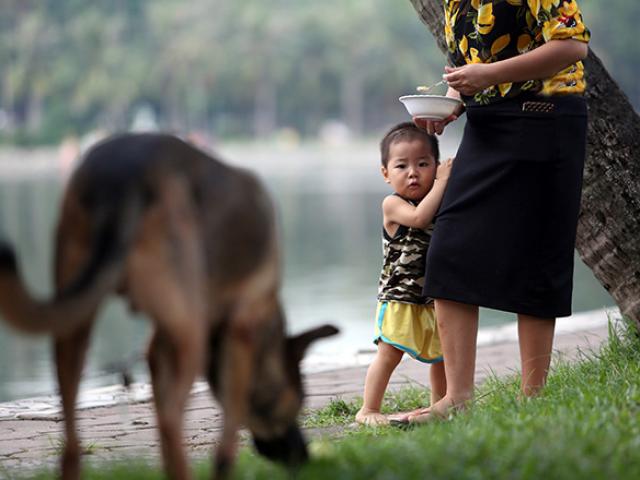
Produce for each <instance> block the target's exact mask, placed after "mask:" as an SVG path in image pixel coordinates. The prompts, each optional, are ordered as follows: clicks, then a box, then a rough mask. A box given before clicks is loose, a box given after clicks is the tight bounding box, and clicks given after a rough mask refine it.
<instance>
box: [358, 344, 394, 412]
mask: <svg viewBox="0 0 640 480" xmlns="http://www.w3.org/2000/svg"><path fill="white" fill-rule="evenodd" d="M402 355H403V352H402V350H398V349H397V348H395V347H392V346H391V345H389V344H386V343H384V342H383V341H379V342H378V353H376V357H375V358H374V359H373V362H371V365H369V369H368V370H367V376H366V378H365V381H364V401H363V404H362V408H361V409H360V410H359V411H358V413H357V414H356V422H358V423H363V424H365V425H385V424H387V423H389V421H388V420H387V417H385V416H384V415H382V414H381V413H380V407H381V406H382V398H383V397H384V392H385V390H386V389H387V385H388V384H389V378H391V374H392V373H393V371H394V370H395V368H396V367H397V366H398V363H400V360H401V359H402Z"/></svg>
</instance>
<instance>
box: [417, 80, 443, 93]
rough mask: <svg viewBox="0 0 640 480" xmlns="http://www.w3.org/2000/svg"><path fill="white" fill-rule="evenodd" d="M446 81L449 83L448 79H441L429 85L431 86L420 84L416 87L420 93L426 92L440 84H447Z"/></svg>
mask: <svg viewBox="0 0 640 480" xmlns="http://www.w3.org/2000/svg"><path fill="white" fill-rule="evenodd" d="M446 83H447V81H446V80H444V79H443V80H440V81H439V82H438V83H434V84H433V85H429V86H427V85H418V86H417V87H416V90H417V91H419V92H420V93H426V92H428V91H429V90H431V89H433V88H435V87H438V86H440V85H443V84H444V85H446Z"/></svg>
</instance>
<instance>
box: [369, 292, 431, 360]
mask: <svg viewBox="0 0 640 480" xmlns="http://www.w3.org/2000/svg"><path fill="white" fill-rule="evenodd" d="M380 340H382V341H383V342H384V343H387V344H389V345H391V346H393V347H396V348H397V349H399V350H402V351H403V352H406V353H408V354H409V355H411V356H412V357H413V358H415V359H416V360H420V361H421V362H426V363H436V362H441V361H442V349H441V347H440V337H439V336H438V324H437V322H436V312H435V310H434V308H433V304H431V305H416V304H413V303H400V302H386V301H385V302H378V308H377V310H376V328H375V339H374V340H373V341H374V343H375V344H376V345H377V344H378V342H379V341H380Z"/></svg>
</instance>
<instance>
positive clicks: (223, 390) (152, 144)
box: [0, 134, 337, 479]
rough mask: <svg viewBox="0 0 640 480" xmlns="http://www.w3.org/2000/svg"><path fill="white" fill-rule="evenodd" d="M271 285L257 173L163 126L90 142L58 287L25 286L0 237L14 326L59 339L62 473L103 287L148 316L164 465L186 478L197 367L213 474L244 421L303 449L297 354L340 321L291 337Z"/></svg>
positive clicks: (276, 453)
mask: <svg viewBox="0 0 640 480" xmlns="http://www.w3.org/2000/svg"><path fill="white" fill-rule="evenodd" d="M279 283H280V265H279V258H278V242H277V236H276V232H275V229H274V218H273V211H272V206H271V202H270V200H269V198H268V196H267V195H266V194H265V191H264V189H263V187H262V186H261V185H260V184H259V182H257V180H256V179H255V177H254V176H253V175H251V174H249V173H248V172H245V171H243V170H240V169H236V168H232V167H230V166H227V165H225V164H224V163H221V162H219V161H217V160H215V159H213V158H211V157H210V156H209V155H207V154H205V153H204V152H202V151H200V150H198V149H196V148H194V147H192V146H190V145H189V144H187V143H185V142H183V141H181V140H179V139H177V138H175V137H172V136H169V135H161V134H138V135H135V134H130V135H120V136H116V137H113V138H111V139H108V140H106V141H104V142H102V143H100V144H98V145H96V146H95V147H94V148H92V149H91V151H89V153H88V154H87V155H86V157H85V158H84V160H83V161H82V163H81V164H80V166H79V167H78V169H77V170H76V172H75V173H74V175H73V176H72V178H71V180H70V182H69V185H68V187H67V189H66V193H65V196H64V200H63V204H62V212H61V216H60V220H59V224H58V228H57V235H56V255H55V292H56V293H55V295H54V298H53V299H51V300H48V301H37V300H35V299H33V298H32V297H31V295H30V294H29V293H28V291H27V290H26V288H25V286H24V283H23V282H22V280H21V279H20V276H19V274H18V269H17V265H16V260H15V257H14V254H13V250H12V249H11V248H10V247H8V246H7V245H6V244H0V313H1V314H2V316H3V317H4V319H5V320H6V321H8V323H9V324H11V325H13V326H14V327H16V328H17V329H18V330H22V331H25V332H29V333H34V334H38V333H42V334H48V335H51V336H52V337H53V342H54V349H55V361H56V366H57V372H58V382H59V387H60V394H61V396H62V404H63V410H64V416H65V422H66V428H65V432H66V444H65V449H64V454H63V458H62V464H61V468H62V476H63V478H65V479H75V478H78V477H79V475H80V465H79V454H80V446H79V442H78V437H77V434H76V426H75V415H74V407H75V403H76V396H77V391H78V384H79V381H80V375H81V372H82V366H83V363H84V358H85V352H86V349H87V345H88V341H89V334H90V332H91V328H92V326H93V323H94V318H95V314H96V311H97V309H98V307H99V306H100V304H101V302H102V300H103V299H104V298H105V297H106V296H107V295H108V294H111V293H119V294H121V295H122V296H124V297H126V298H127V299H128V301H129V302H130V304H131V306H132V308H134V309H136V310H139V311H141V312H144V313H146V314H147V316H148V317H149V318H150V320H151V321H152V323H153V326H154V329H153V330H154V331H153V335H152V338H151V341H150V345H149V351H148V362H149V367H150V373H151V380H152V384H153V392H154V401H155V406H156V411H157V416H158V426H159V430H160V437H161V445H162V456H163V460H164V463H165V468H166V470H167V472H168V474H169V475H170V477H172V478H176V479H184V478H189V477H190V473H189V468H188V462H187V459H186V456H185V453H184V450H183V446H182V423H183V412H184V409H185V403H186V401H187V397H188V394H189V390H190V387H191V385H192V382H193V381H194V378H195V377H196V375H198V374H200V373H204V374H205V375H206V376H207V378H208V380H209V383H210V385H211V387H212V389H213V390H214V392H215V395H216V397H217V398H218V400H219V402H220V404H221V407H222V409H223V411H224V427H223V432H222V438H221V441H220V445H219V446H218V450H217V453H216V469H215V470H214V471H215V472H216V473H217V474H219V475H220V474H224V473H225V471H226V470H227V469H228V467H229V466H230V465H231V464H232V462H233V459H234V457H235V449H236V436H237V431H238V429H239V428H240V426H241V425H244V426H246V427H247V428H248V429H249V430H250V431H251V433H252V435H253V438H254V441H255V445H256V447H257V449H258V450H259V451H260V452H261V453H263V454H265V455H267V456H269V457H271V458H274V459H278V460H281V461H284V462H286V463H288V464H297V463H300V462H301V461H303V460H304V459H306V456H307V451H306V448H305V443H304V441H303V438H302V436H301V433H300V431H299V429H298V426H297V423H296V418H297V415H298V413H299V411H300V407H301V403H302V397H303V394H302V385H301V381H300V372H299V361H300V359H301V358H302V355H303V354H304V350H305V348H306V347H307V346H308V345H309V343H310V342H312V341H313V340H315V339H316V338H320V337H325V336H328V335H332V334H334V333H336V332H337V330H336V329H335V328H333V327H331V326H323V327H320V328H317V329H314V330H312V331H309V332H306V333H304V334H301V335H299V336H297V337H295V338H286V337H285V334H284V318H283V315H282V308H281V305H280V301H279V297H278V290H279Z"/></svg>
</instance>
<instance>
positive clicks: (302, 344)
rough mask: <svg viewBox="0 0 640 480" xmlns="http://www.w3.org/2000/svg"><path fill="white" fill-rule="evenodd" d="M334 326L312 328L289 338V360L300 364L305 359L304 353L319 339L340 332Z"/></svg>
mask: <svg viewBox="0 0 640 480" xmlns="http://www.w3.org/2000/svg"><path fill="white" fill-rule="evenodd" d="M339 331H340V330H338V329H337V328H336V327H334V326H333V325H322V326H321V327H316V328H312V329H311V330H307V331H306V332H302V333H300V334H298V335H296V336H295V337H289V338H287V350H288V353H289V360H292V361H294V362H295V363H299V362H300V360H302V357H304V352H305V351H306V350H307V347H309V345H311V343H312V342H313V341H315V340H317V339H319V338H324V337H330V336H331V335H335V334H337V333H338V332H339Z"/></svg>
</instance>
